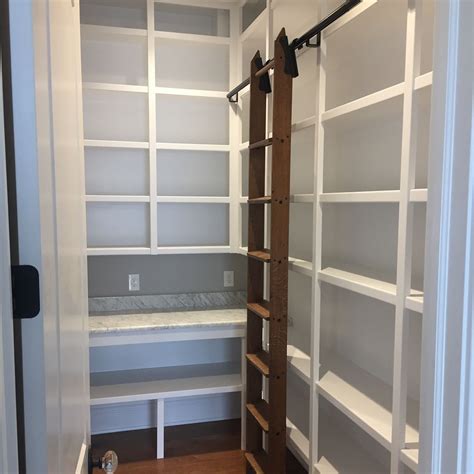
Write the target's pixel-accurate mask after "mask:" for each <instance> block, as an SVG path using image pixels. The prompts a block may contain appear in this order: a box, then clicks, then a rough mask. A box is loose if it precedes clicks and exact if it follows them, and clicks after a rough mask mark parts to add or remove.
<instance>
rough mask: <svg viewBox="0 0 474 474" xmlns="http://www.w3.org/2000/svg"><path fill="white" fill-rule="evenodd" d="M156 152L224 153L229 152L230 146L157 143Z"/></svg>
mask: <svg viewBox="0 0 474 474" xmlns="http://www.w3.org/2000/svg"><path fill="white" fill-rule="evenodd" d="M156 149H157V150H184V151H226V152H230V145H212V144H205V143H163V142H161V143H157V144H156Z"/></svg>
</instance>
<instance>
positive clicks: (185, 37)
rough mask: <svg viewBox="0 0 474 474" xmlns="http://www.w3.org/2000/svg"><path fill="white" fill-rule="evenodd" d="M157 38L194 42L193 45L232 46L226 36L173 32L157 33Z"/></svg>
mask: <svg viewBox="0 0 474 474" xmlns="http://www.w3.org/2000/svg"><path fill="white" fill-rule="evenodd" d="M155 38H157V39H168V40H176V41H192V42H193V43H207V44H224V45H229V44H230V38H226V37H225V36H210V35H195V34H191V33H175V32H171V31H155Z"/></svg>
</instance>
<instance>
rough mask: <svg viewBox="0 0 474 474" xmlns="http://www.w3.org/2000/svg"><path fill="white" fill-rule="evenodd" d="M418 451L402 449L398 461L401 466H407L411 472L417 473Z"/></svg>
mask: <svg viewBox="0 0 474 474" xmlns="http://www.w3.org/2000/svg"><path fill="white" fill-rule="evenodd" d="M418 456H419V450H418V449H402V451H401V453H400V459H401V460H402V462H403V464H405V465H406V466H408V467H409V468H410V469H411V470H412V471H415V472H417V471H418Z"/></svg>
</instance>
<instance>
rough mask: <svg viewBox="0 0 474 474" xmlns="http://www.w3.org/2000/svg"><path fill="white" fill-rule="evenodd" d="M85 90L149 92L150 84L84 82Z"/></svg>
mask: <svg viewBox="0 0 474 474" xmlns="http://www.w3.org/2000/svg"><path fill="white" fill-rule="evenodd" d="M82 88H83V89H84V90H95V91H115V92H140V93H145V94H146V93H147V92H148V86H134V85H129V84H111V83H106V82H83V83H82Z"/></svg>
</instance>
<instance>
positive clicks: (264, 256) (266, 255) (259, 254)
mask: <svg viewBox="0 0 474 474" xmlns="http://www.w3.org/2000/svg"><path fill="white" fill-rule="evenodd" d="M247 255H248V256H249V257H251V258H255V259H256V260H260V261H262V262H269V261H270V252H269V251H268V250H267V249H263V250H252V251H251V252H247Z"/></svg>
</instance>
